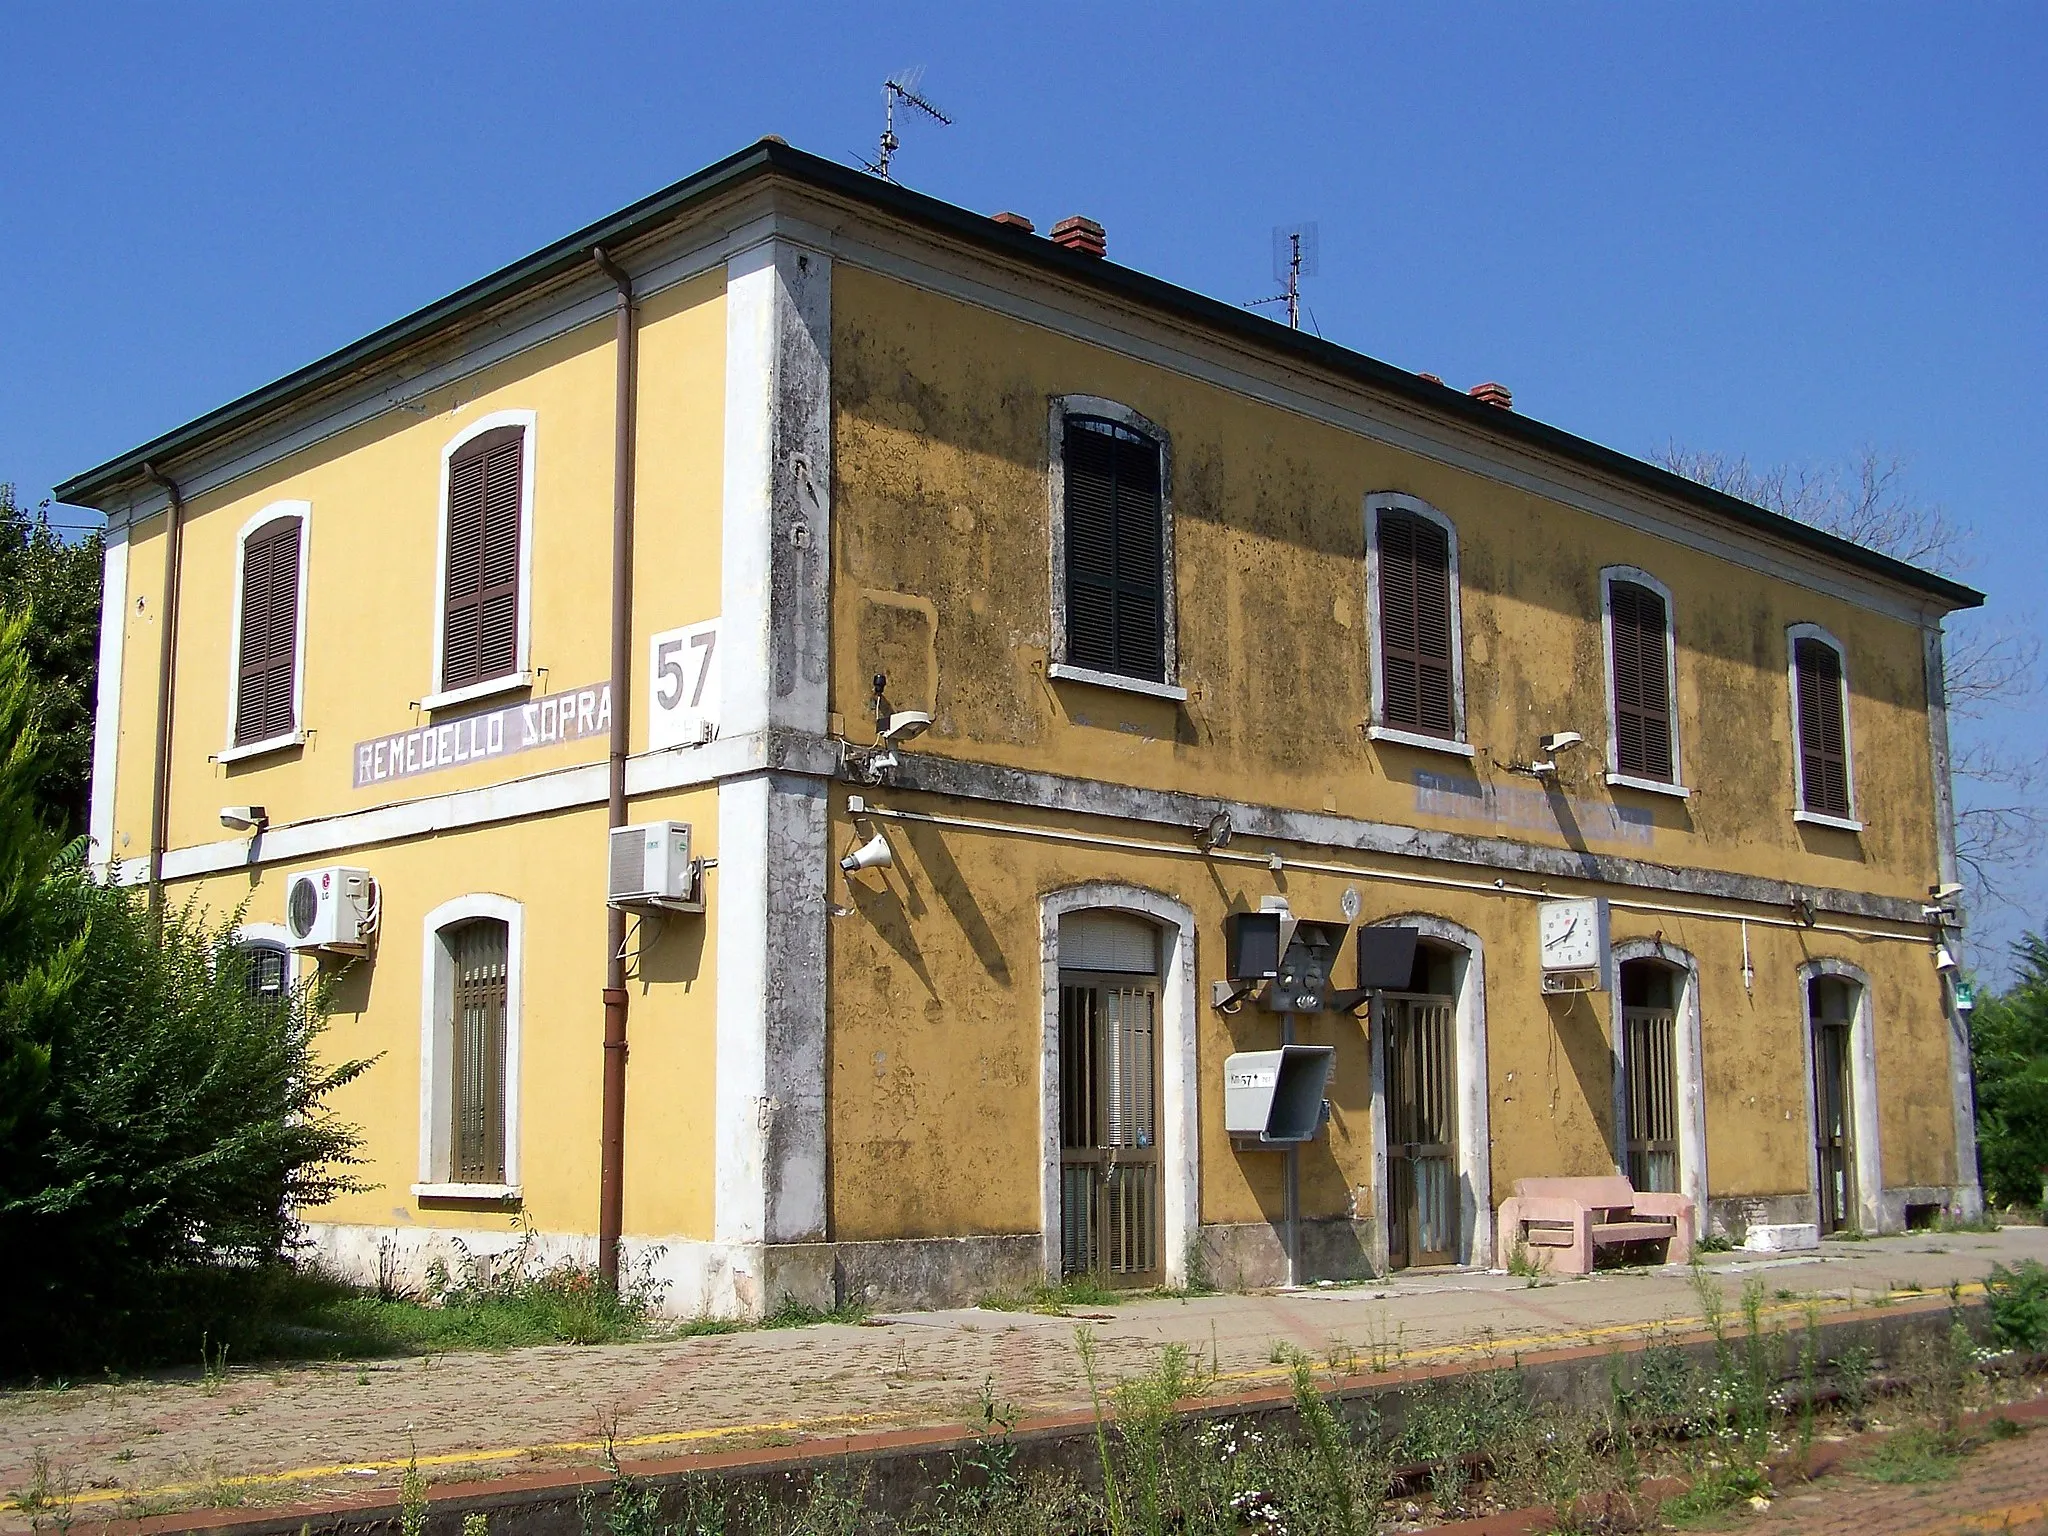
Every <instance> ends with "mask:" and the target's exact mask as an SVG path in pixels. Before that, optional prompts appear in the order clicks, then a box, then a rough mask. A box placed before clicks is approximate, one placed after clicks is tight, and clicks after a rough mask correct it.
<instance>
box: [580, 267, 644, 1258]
mask: <svg viewBox="0 0 2048 1536" xmlns="http://www.w3.org/2000/svg"><path fill="white" fill-rule="evenodd" d="M590 259H591V260H592V261H594V262H596V263H597V266H598V270H600V271H601V272H603V273H604V275H605V276H606V277H608V278H610V279H611V280H612V285H613V286H614V287H615V288H617V289H618V290H619V304H618V312H617V313H618V342H617V346H616V351H617V353H618V365H619V372H618V385H617V393H616V401H615V404H614V406H613V423H614V430H613V445H612V731H611V751H610V754H609V757H608V759H607V761H606V769H607V776H606V794H605V814H606V821H607V825H608V826H610V827H623V826H624V825H625V824H626V748H627V743H628V737H627V733H626V726H627V721H628V712H627V707H626V705H627V700H628V699H629V698H630V697H631V686H630V685H631V680H632V679H631V674H632V663H633V417H634V392H633V373H634V370H633V279H632V278H631V277H630V276H628V275H627V273H626V272H625V270H624V269H623V268H622V267H620V266H619V264H618V263H617V262H615V261H613V260H612V259H611V257H609V256H608V255H606V254H605V252H604V251H603V250H602V249H600V248H598V247H596V246H593V247H591V251H590ZM625 1205H626V914H625V912H624V911H623V910H621V909H620V908H618V907H614V906H611V905H609V904H607V906H606V907H605V914H604V1110H603V1120H602V1127H601V1129H600V1131H599V1145H598V1175H597V1268H598V1273H599V1274H600V1275H601V1276H602V1277H603V1278H604V1281H605V1283H606V1284H607V1285H609V1286H611V1287H612V1288H613V1289H614V1290H616V1289H617V1288H618V1284H619V1234H620V1231H621V1229H622V1228H623V1225H624V1220H625Z"/></svg>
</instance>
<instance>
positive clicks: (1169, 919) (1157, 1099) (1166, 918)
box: [1041, 885, 1200, 1287]
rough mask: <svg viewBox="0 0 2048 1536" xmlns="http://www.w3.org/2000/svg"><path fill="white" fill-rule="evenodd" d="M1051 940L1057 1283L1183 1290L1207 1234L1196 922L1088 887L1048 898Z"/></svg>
mask: <svg viewBox="0 0 2048 1536" xmlns="http://www.w3.org/2000/svg"><path fill="white" fill-rule="evenodd" d="M1042 933H1043V939H1044V961H1045V974H1044V985H1045V1030H1046V1033H1045V1057H1044V1062H1043V1067H1042V1075H1041V1090H1042V1102H1043V1148H1042V1153H1041V1155H1042V1157H1043V1158H1044V1184H1043V1189H1044V1216H1045V1228H1044V1232H1045V1265H1046V1276H1047V1278H1048V1279H1049V1280H1053V1281H1057V1280H1058V1279H1060V1278H1061V1277H1062V1276H1064V1275H1072V1274H1081V1273H1089V1274H1093V1275H1095V1276H1097V1277H1098V1278H1099V1279H1100V1280H1101V1281H1102V1282H1104V1283H1106V1284H1109V1285H1113V1286H1126V1287H1141V1286H1153V1285H1160V1284H1169V1285H1174V1284H1184V1283H1185V1282H1186V1277H1187V1268H1188V1250H1189V1247H1190V1245H1191V1243H1192V1242H1193V1240H1194V1239H1195V1236H1196V1234H1197V1231H1198V1228H1199V1221H1200V1214H1199V1206H1198V1204H1197V1192H1196V1172H1195V1142H1196V1130H1195V1125H1194V1114H1195V1094H1194V1051H1195V1044H1194V919H1193V915H1192V914H1191V913H1189V912H1188V911H1187V909H1186V908H1185V907H1182V906H1181V905H1180V904H1179V903H1177V902H1173V901H1170V900H1168V899H1167V898H1165V897H1162V896H1158V895H1155V894H1153V893H1151V892H1149V891H1142V890H1137V889H1134V888H1130V887H1124V886H1112V885H1096V886H1085V887H1080V888H1078V889H1075V890H1069V891H1061V892H1057V893H1055V894H1054V895H1052V896H1048V897H1047V898H1046V899H1045V902H1044V906H1043V913H1042Z"/></svg>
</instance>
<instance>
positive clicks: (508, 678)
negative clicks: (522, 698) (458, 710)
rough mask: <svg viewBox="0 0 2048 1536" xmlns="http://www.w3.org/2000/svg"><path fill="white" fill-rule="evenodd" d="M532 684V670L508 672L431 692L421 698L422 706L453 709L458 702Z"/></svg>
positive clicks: (515, 690) (490, 695)
mask: <svg viewBox="0 0 2048 1536" xmlns="http://www.w3.org/2000/svg"><path fill="white" fill-rule="evenodd" d="M532 686H533V674H532V673H531V672H507V673H506V674H505V675H504V676H503V677H487V678H485V679H484V680H483V681H482V682H480V683H471V684H470V685H469V686H468V687H466V688H448V689H444V690H442V691H441V692H440V693H430V694H428V695H427V696H426V697H425V698H424V699H421V700H420V708H421V709H430V710H431V709H452V708H454V707H455V706H456V705H457V704H468V703H471V702H473V701H475V700H477V699H492V698H496V697H497V696H498V695H499V694H501V693H517V692H518V691H519V690H520V689H522V688H531V687H532Z"/></svg>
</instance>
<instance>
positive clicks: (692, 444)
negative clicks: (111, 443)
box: [116, 273, 725, 858]
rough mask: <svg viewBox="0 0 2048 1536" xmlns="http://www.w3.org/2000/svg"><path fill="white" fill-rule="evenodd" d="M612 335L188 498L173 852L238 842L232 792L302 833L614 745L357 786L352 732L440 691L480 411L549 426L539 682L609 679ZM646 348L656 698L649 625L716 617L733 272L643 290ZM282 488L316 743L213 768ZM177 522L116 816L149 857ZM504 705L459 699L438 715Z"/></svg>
mask: <svg viewBox="0 0 2048 1536" xmlns="http://www.w3.org/2000/svg"><path fill="white" fill-rule="evenodd" d="M612 334H613V333H612V327H611V323H610V321H609V320H606V321H604V322H601V323H596V324H592V325H589V326H585V327H583V328H582V329H581V330H579V331H577V332H575V333H573V334H571V335H569V336H565V337H562V338H559V339H557V340H556V341H553V342H550V343H548V344H546V345H545V346H541V347H537V348H534V349H532V350H530V351H528V352H525V353H522V354H520V355H519V356H517V357H514V358H511V359H508V360H507V361H505V362H503V363H500V364H498V365H496V366H494V367H492V368H489V369H487V370H485V371H484V372H483V373H481V374H480V375H478V376H476V377H473V378H470V379H467V380H464V381H463V382H461V383H459V384H455V385H450V386H447V387H445V388H442V389H438V390H434V391H431V392H429V393H427V394H426V395H424V396H423V397H422V398H421V399H420V401H419V402H418V403H417V405H416V407H414V408H411V409H402V410H395V411H390V412H386V413H385V414H384V415H382V416H379V417H378V418H377V419H376V420H374V421H371V422H368V423H365V424H364V425H362V426H360V427H357V428H355V429H354V430H352V431H349V432H345V433H341V434H339V435H337V436H335V437H333V438H330V439H328V440H327V441H325V442H322V443H319V444H316V445H315V446H313V447H310V448H307V449H305V450H303V451H301V452H299V453H296V454H293V455H291V456H290V457H288V458H286V459H284V460H281V461H280V462H278V463H277V464H275V465H272V466H270V467H268V468H266V469H265V470H263V471H261V472H260V473H258V474H253V475H250V476H247V477H245V478H243V479H240V480H237V481H235V482H234V483H233V484H232V485H230V486H228V487H225V488H224V489H223V490H221V491H219V492H217V493H213V494H209V495H206V496H201V497H196V498H194V499H193V500H192V501H191V502H190V503H189V504H188V507H187V514H186V523H185V536H184V554H183V560H182V577H181V591H180V599H179V600H180V606H181V609H182V618H181V621H180V625H179V631H178V662H177V684H176V686H177V698H176V707H175V712H174V731H175V734H174V741H173V746H172V759H171V760H172V806H171V820H170V829H169V843H170V846H171V847H173V848H178V847H185V846H189V845H191V844H195V843H206V842H212V841H215V840H216V839H218V838H219V837H221V836H222V832H221V828H220V824H219V821H218V813H219V809H220V807H221V806H222V805H223V804H236V803H255V804H261V805H263V806H265V807H266V808H267V809H268V810H269V812H270V815H271V819H272V822H273V824H282V823H284V822H287V821H299V820H305V819H308V818H310V817H314V816H324V815H332V814H334V813H336V812H340V811H349V810H360V809H363V808H365V807H367V806H372V805H377V804H380V803H385V802H389V801H397V800H409V799H414V798H416V797H418V796H420V795H424V794H445V793H448V792H450V791H454V790H462V789H469V788H473V787H475V786H476V785H479V784H489V783H496V782H500V781H502V780H504V779H507V778H511V777H518V776H524V775H527V774H532V773H538V772H544V771H546V770H548V769H551V768H557V767H562V766H565V765H567V764H572V763H577V762H592V761H598V760H601V759H602V758H603V756H604V753H605V742H604V738H603V737H602V736H601V735H599V736H593V737H586V738H584V739H583V740H581V741H577V742H569V743H565V744H561V745H557V746H552V747H543V748H539V749H536V750H534V751H531V752H528V753H524V754H522V755H520V756H518V757H516V758H506V759H501V760H496V761H488V762H482V763H476V764H466V765H461V766H457V767H454V768H449V769H444V770H441V771H439V772H435V773H431V774H426V775H420V776H417V777H413V778H408V779H394V780H390V781H387V782H385V783H383V784H381V785H376V786H372V787H370V788H366V789H362V790H357V789H355V788H353V787H352V771H353V770H352V763H351V748H352V747H353V746H354V745H355V743H357V742H358V741H364V740H368V739H370V738H372V737H375V736H378V735H384V734H391V733H395V732H399V731H405V730H410V729H412V728H413V727H414V726H416V725H423V724H426V723H428V722H427V720H426V718H425V717H424V716H423V715H419V714H416V713H415V711H414V710H413V709H412V708H411V704H412V702H413V701H415V700H418V699H420V698H423V697H425V696H426V695H427V693H428V692H430V691H431V689H432V688H433V679H434V625H435V615H436V611H437V603H438V601H439V596H438V594H437V592H436V590H435V579H436V572H437V569H438V558H437V556H438V552H437V550H436V547H435V541H436V538H437V536H438V529H439V505H440V503H439V498H440V474H441V452H442V448H443V446H444V445H445V444H446V443H447V442H448V441H449V439H451V438H452V437H454V436H455V435H456V434H457V433H458V432H459V431H461V430H462V429H463V428H464V427H465V426H467V425H468V424H469V423H471V422H473V421H475V420H477V419H478V418H479V417H480V416H484V415H487V414H489V413H490V412H492V411H499V410H515V409H525V410H532V411H534V412H535V413H536V417H537V419H536V421H535V425H534V481H535V484H534V495H533V528H532V561H533V617H532V643H531V657H532V662H533V665H534V667H535V668H537V669H544V672H545V676H543V677H542V678H540V680H539V683H538V686H537V687H536V688H535V690H534V692H535V696H538V695H540V694H541V693H544V692H559V691H562V690H566V689H570V688H577V687H583V686H586V685H591V684H597V683H601V682H603V681H604V679H605V677H606V675H607V674H608V672H609V671H610V651H609V646H610V641H609V630H608V624H609V617H608V615H609V603H610V590H611V507H612V459H613V382H614V375H615V368H616V363H615V359H614V353H613V350H612ZM638 345H639V381H640V392H641V398H640V433H639V443H638V473H637V477H636V493H637V494H636V529H635V532H636V541H635V561H634V573H635V574H634V581H635V586H636V593H635V598H636V600H635V604H634V612H635V619H636V625H635V634H634V650H633V656H634V668H635V701H634V702H635V704H636V706H637V705H640V704H642V703H643V702H644V698H645V694H646V682H647V680H646V676H645V669H646V662H645V655H646V645H647V638H648V636H649V635H651V634H653V633H655V632H657V631H659V630H665V629H672V628H675V627H677V626H679V625H682V624H688V623H692V622H695V621H697V620H699V619H708V618H712V617H714V616H716V614H717V613H718V610H719V582H720V573H719V545H720V528H721V517H722V487H723V469H722V467H721V466H722V462H723V442H724V420H725V301H724V276H723V274H722V273H717V274H713V275H710V276H706V277H702V278H698V279H695V280H693V281H691V282H689V283H684V284H679V285H678V286H676V287H674V288H671V289H669V290H667V291H666V292H664V293H661V294H658V295H656V296H655V297H654V298H652V299H650V300H648V301H646V302H645V303H644V304H643V305H642V306H641V310H640V331H639V343H638ZM283 500H298V501H307V502H310V503H311V505H312V515H311V529H310V532H309V534H308V551H309V552H308V566H307V577H308V579H307V596H306V614H305V623H306V647H305V657H306V660H305V677H304V698H305V709H304V718H303V721H302V725H303V727H304V728H305V729H306V730H308V731H309V732H310V733H311V739H310V740H309V741H308V742H307V743H306V744H305V746H304V747H302V748H296V749H291V750H287V751H284V752H279V753H275V754H271V755H268V756H264V757H260V758H255V759H245V760H242V761H239V762H236V763H232V764H227V765H217V764H215V763H212V762H210V761H209V760H208V759H209V758H210V757H211V756H212V755H214V754H216V753H218V752H219V751H220V750H221V749H222V747H224V746H225V745H226V744H227V732H228V707H229V680H230V655H229V653H230V649H231V646H232V634H233V628H232V616H231V610H232V608H233V600H234V592H235V559H236V554H235V551H236V538H237V535H238V534H239V533H240V531H241V529H242V526H243V524H244V523H246V522H247V521H248V520H249V518H250V517H252V516H253V515H255V514H256V513H257V512H258V511H259V510H261V509H262V508H264V507H266V506H268V505H269V504H270V503H271V502H274V501H283ZM163 527H164V523H163V519H161V518H156V519H153V520H152V521H151V522H150V523H148V524H147V525H145V526H144V528H143V529H142V530H141V531H140V534H139V536H138V537H137V539H136V540H135V544H134V549H133V552H132V554H131V557H130V577H129V602H128V626H127V629H128V633H127V640H126V646H125V652H124V656H125V661H124V666H123V695H122V711H121V714H122V740H121V758H120V767H119V771H118V773H117V776H116V785H117V794H118V799H117V804H116V828H117V834H119V833H125V834H127V837H128V842H127V844H126V845H125V846H124V847H122V848H121V849H120V852H121V853H122V855H123V856H124V857H129V858H138V857H141V856H142V855H143V854H145V853H146V852H147V851H148V843H149V794H150V791H149V779H150V754H151V751H152V748H153V745H154V730H155V724H154V722H155V718H156V669H157V643H158V642H157V635H158V630H157V627H156V625H157V622H158V614H157V609H158V602H157V597H158V594H159V592H160V590H161V587H162V562H163V553H162V548H163V546H162V535H163ZM138 597H140V598H142V599H143V608H142V611H140V612H138V611H137V607H136V599H137V598H138ZM506 702H510V700H509V699H507V698H498V699H494V700H490V701H488V702H481V703H478V704H476V705H471V706H466V707H461V708H457V709H452V710H447V711H441V712H437V714H436V716H435V719H437V720H441V719H446V718H450V717H454V716H459V715H463V714H468V713H471V712H473V711H474V710H476V709H482V708H488V707H491V706H492V705H493V704H502V703H506ZM644 715H645V710H644V708H636V709H635V711H634V720H633V724H634V737H633V745H634V749H635V750H638V749H639V748H641V747H642V746H644V744H645V740H646V721H645V719H644ZM116 841H117V842H118V841H119V838H118V835H117V839H116Z"/></svg>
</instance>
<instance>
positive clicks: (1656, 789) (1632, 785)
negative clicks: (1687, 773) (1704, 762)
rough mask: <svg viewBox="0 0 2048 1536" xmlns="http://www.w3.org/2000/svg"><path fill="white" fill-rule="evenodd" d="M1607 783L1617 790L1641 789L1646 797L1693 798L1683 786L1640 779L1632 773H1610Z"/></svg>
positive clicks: (1662, 781)
mask: <svg viewBox="0 0 2048 1536" xmlns="http://www.w3.org/2000/svg"><path fill="white" fill-rule="evenodd" d="M1607 782H1608V783H1609V784H1612V785H1613V786H1614V787H1615V788H1616V789H1640V790H1641V791H1642V792H1643V793H1644V794H1646V795H1669V796H1670V797H1671V798H1672V799H1674V800H1690V799H1691V798H1692V791H1691V790H1689V789H1687V788H1686V787H1685V786H1684V785H1683V784H1667V783H1666V782H1665V781H1664V780H1662V779H1639V778H1637V777H1636V776H1635V775H1634V774H1632V773H1610V774H1608V775H1607Z"/></svg>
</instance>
